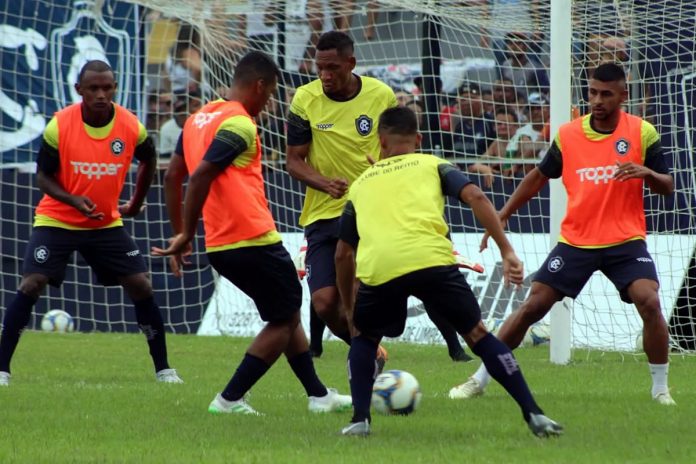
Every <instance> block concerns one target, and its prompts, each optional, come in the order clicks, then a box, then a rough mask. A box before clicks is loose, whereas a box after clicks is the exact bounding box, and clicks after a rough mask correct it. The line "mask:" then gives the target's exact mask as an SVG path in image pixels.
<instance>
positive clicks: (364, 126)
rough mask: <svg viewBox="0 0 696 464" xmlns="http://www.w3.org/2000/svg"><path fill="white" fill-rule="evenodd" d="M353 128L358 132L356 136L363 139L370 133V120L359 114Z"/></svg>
mask: <svg viewBox="0 0 696 464" xmlns="http://www.w3.org/2000/svg"><path fill="white" fill-rule="evenodd" d="M355 128H356V129H357V130H358V134H360V135H362V136H363V137H365V136H366V135H369V134H370V132H372V119H371V118H369V117H368V116H367V115H365V114H361V115H360V116H358V118H357V119H356V120H355Z"/></svg>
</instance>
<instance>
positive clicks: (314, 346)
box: [309, 302, 326, 358]
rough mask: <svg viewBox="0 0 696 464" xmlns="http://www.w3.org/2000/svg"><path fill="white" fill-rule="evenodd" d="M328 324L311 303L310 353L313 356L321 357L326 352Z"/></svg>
mask: <svg viewBox="0 0 696 464" xmlns="http://www.w3.org/2000/svg"><path fill="white" fill-rule="evenodd" d="M324 329H326V324H325V323H324V321H322V320H321V318H320V317H319V315H318V314H317V312H316V310H315V309H314V305H313V304H312V303H311V302H310V303H309V353H310V354H311V355H312V357H313V358H319V357H321V354H322V353H323V352H324V346H323V339H324Z"/></svg>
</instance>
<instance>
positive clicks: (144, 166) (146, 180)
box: [118, 148, 157, 217]
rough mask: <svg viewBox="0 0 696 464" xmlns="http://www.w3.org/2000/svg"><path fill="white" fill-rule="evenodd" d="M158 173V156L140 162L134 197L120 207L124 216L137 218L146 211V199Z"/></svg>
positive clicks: (120, 211)
mask: <svg viewBox="0 0 696 464" xmlns="http://www.w3.org/2000/svg"><path fill="white" fill-rule="evenodd" d="M153 150H154V148H153ZM156 171H157V156H152V157H150V158H148V159H143V160H140V161H139V162H138V172H137V174H136V177H135V190H134V192H133V196H132V197H131V199H130V200H128V202H126V203H125V204H123V205H120V206H119V207H118V211H119V213H121V215H122V216H126V217H135V216H137V215H138V214H140V213H141V212H142V211H143V210H144V209H145V206H144V202H145V197H146V196H147V191H148V190H149V189H150V186H151V185H152V180H153V179H154V178H155V172H156Z"/></svg>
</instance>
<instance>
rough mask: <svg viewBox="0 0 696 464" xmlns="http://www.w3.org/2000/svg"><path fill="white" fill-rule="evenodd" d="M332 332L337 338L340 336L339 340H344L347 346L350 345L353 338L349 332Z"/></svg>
mask: <svg viewBox="0 0 696 464" xmlns="http://www.w3.org/2000/svg"><path fill="white" fill-rule="evenodd" d="M333 334H334V335H335V336H337V337H338V338H340V339H341V340H343V341H344V342H346V345H348V346H350V344H351V343H353V339H352V337H351V336H350V332H349V331H347V330H346V331H345V332H340V333H336V332H333Z"/></svg>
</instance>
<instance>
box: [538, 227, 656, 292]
mask: <svg viewBox="0 0 696 464" xmlns="http://www.w3.org/2000/svg"><path fill="white" fill-rule="evenodd" d="M595 271H601V272H602V273H603V274H604V275H605V276H607V277H608V278H609V280H611V282H612V283H613V284H614V286H615V287H616V289H617V290H618V291H619V293H620V295H621V299H622V300H623V301H625V302H626V303H632V301H631V298H629V296H628V292H627V289H628V286H629V285H630V284H631V283H632V282H634V281H636V280H638V279H649V280H654V281H655V282H658V283H659V280H658V279H657V270H656V269H655V263H654V262H653V259H652V257H651V256H650V253H648V247H647V245H646V243H645V240H632V241H630V242H626V243H622V244H621V245H616V246H611V247H607V248H577V247H574V246H570V245H567V244H565V243H559V244H558V245H556V247H555V248H554V249H553V250H551V253H549V256H548V257H547V258H546V261H544V264H542V265H541V268H540V269H539V270H538V271H537V272H536V274H534V277H533V278H532V280H533V281H536V282H541V283H544V284H546V285H548V286H550V287H552V288H554V289H556V290H558V291H559V292H561V293H562V294H563V295H565V296H569V297H571V298H575V297H576V296H578V294H579V293H580V291H581V290H582V289H583V287H584V286H585V284H586V283H587V281H588V280H589V279H590V277H591V276H592V274H593V273H594V272H595Z"/></svg>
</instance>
